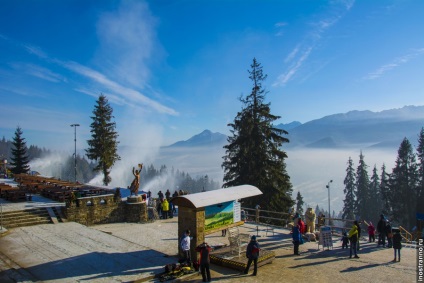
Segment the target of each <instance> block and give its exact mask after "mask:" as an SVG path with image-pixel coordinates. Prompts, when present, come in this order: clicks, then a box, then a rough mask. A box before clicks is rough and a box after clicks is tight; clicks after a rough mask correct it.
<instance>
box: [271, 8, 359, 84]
mask: <svg viewBox="0 0 424 283" xmlns="http://www.w3.org/2000/svg"><path fill="white" fill-rule="evenodd" d="M353 4H354V1H353V0H342V1H334V2H332V3H331V7H330V9H329V11H328V12H327V14H326V15H325V16H323V17H322V18H321V19H320V20H318V21H316V22H314V23H312V24H311V26H312V27H313V28H312V30H311V31H310V32H309V33H308V34H307V35H306V37H305V39H304V40H303V41H302V43H299V44H297V45H296V47H295V48H294V49H293V50H292V51H291V52H290V53H289V55H287V57H286V59H285V60H284V62H285V63H289V62H291V61H295V62H294V63H292V64H291V65H290V66H289V67H288V68H287V70H286V71H285V72H284V73H283V74H281V75H279V76H278V77H277V80H276V81H275V82H274V83H273V86H284V85H286V84H287V83H288V82H289V81H290V80H292V78H293V77H294V75H295V74H296V73H297V72H298V71H299V70H300V69H301V67H302V66H303V64H304V63H305V62H306V60H307V59H308V57H309V55H310V54H311V52H312V50H313V49H314V47H315V46H316V45H317V44H318V41H319V40H320V39H321V37H322V35H323V33H324V32H325V31H326V30H328V29H329V28H330V27H332V26H334V25H335V24H336V23H337V22H338V21H339V20H340V19H342V18H343V17H344V15H345V14H346V13H347V12H348V11H349V10H350V9H351V8H352V7H353ZM301 50H303V52H301Z"/></svg>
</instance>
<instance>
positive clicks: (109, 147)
mask: <svg viewBox="0 0 424 283" xmlns="http://www.w3.org/2000/svg"><path fill="white" fill-rule="evenodd" d="M96 103H97V104H96V105H95V107H94V110H93V115H94V116H92V117H91V119H92V120H93V122H92V123H91V130H90V132H91V139H90V140H88V141H87V143H88V146H89V148H88V149H86V150H85V152H86V154H87V157H88V159H90V160H95V161H96V162H97V165H96V167H95V168H94V170H95V171H101V172H102V173H103V184H104V185H106V186H107V185H108V184H109V183H110V182H111V181H112V178H111V177H110V169H111V168H112V166H113V165H114V164H115V162H116V161H117V160H120V157H119V155H118V143H119V142H118V140H117V139H118V133H117V132H116V131H115V128H116V124H115V122H112V118H113V115H112V114H113V109H112V107H111V106H110V105H109V102H108V100H107V98H106V96H104V95H103V94H101V95H100V96H99V99H98V100H97V101H96Z"/></svg>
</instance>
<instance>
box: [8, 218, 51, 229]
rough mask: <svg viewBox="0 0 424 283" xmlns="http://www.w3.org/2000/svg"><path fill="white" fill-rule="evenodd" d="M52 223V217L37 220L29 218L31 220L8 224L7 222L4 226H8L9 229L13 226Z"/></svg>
mask: <svg viewBox="0 0 424 283" xmlns="http://www.w3.org/2000/svg"><path fill="white" fill-rule="evenodd" d="M51 223H52V222H51V220H50V219H39V220H37V221H34V220H29V221H21V222H13V223H8V224H7V225H6V224H5V225H4V227H6V228H7V229H11V228H18V227H26V226H34V225H41V224H51Z"/></svg>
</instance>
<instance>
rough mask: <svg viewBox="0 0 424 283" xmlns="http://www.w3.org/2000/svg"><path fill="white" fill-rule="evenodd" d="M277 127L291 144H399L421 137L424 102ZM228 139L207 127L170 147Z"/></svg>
mask: <svg viewBox="0 0 424 283" xmlns="http://www.w3.org/2000/svg"><path fill="white" fill-rule="evenodd" d="M275 127H276V128H279V129H283V130H286V131H288V133H289V134H288V135H287V137H288V139H289V140H290V142H289V143H288V144H287V147H290V148H293V147H308V148H311V147H312V148H314V147H317V148H337V147H338V148H340V147H350V146H352V145H355V144H356V145H362V146H363V145H367V146H370V147H392V146H393V145H396V144H398V145H399V144H400V142H401V141H402V139H403V138H405V137H406V138H408V139H409V140H410V142H411V143H413V144H414V143H415V141H414V140H413V138H414V137H417V136H418V134H419V131H420V130H421V128H422V127H424V106H414V105H409V106H404V107H402V108H395V109H388V110H382V111H379V112H373V111H370V110H352V111H349V112H346V113H338V114H332V115H328V116H324V117H322V118H319V119H314V120H311V121H308V122H306V123H303V124H302V123H300V122H298V121H293V122H290V123H287V124H278V125H276V126H275ZM226 142H227V136H226V135H225V134H222V133H219V132H215V133H213V132H212V131H210V130H204V131H203V132H201V133H200V134H197V135H194V136H192V137H191V138H189V139H188V140H185V141H178V142H176V143H173V144H171V145H169V146H167V147H171V148H172V147H199V146H212V147H217V146H223V145H225V144H226Z"/></svg>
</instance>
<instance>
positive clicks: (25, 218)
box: [1, 208, 52, 229]
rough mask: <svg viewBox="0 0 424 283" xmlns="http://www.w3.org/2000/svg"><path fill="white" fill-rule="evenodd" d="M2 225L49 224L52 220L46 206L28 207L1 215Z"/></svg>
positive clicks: (8, 227)
mask: <svg viewBox="0 0 424 283" xmlns="http://www.w3.org/2000/svg"><path fill="white" fill-rule="evenodd" d="M1 222H2V226H4V227H5V228H7V229H10V228H16V227H24V226H32V225H38V224H48V223H51V222H52V220H51V218H50V215H49V213H48V211H47V209H46V208H36V209H27V210H20V211H8V212H4V213H3V214H2V215H1Z"/></svg>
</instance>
